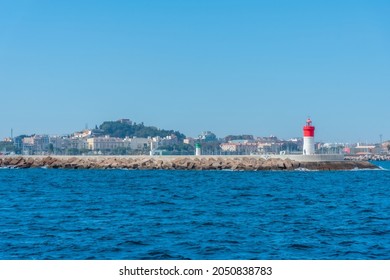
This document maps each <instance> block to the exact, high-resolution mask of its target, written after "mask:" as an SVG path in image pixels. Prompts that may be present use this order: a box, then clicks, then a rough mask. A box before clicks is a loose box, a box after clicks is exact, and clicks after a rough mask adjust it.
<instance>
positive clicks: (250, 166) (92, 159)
mask: <svg viewBox="0 0 390 280" xmlns="http://www.w3.org/2000/svg"><path fill="white" fill-rule="evenodd" d="M0 167H3V168H39V167H41V168H42V167H44V168H62V169H143V170H147V169H162V170H252V171H255V170H297V169H298V170H352V169H375V168H378V167H377V166H375V165H373V164H371V163H369V162H367V161H318V162H299V161H294V160H290V159H278V158H269V159H264V158H262V157H260V156H77V157H71V156H5V157H0Z"/></svg>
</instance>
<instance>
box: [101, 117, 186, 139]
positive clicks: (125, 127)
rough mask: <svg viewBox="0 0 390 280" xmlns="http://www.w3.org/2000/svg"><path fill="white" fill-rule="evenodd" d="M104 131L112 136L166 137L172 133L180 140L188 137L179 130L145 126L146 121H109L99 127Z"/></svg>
mask: <svg viewBox="0 0 390 280" xmlns="http://www.w3.org/2000/svg"><path fill="white" fill-rule="evenodd" d="M99 128H100V129H101V130H103V131H104V134H106V135H109V136H111V137H119V138H125V137H126V136H127V137H145V138H146V137H156V136H160V137H166V136H170V135H176V137H177V138H178V140H179V141H181V140H183V139H184V138H186V136H185V135H184V134H182V133H180V132H179V131H174V130H165V129H158V128H156V127H154V126H145V125H144V123H142V122H141V123H140V124H136V123H134V124H129V123H121V122H117V121H107V122H104V123H102V124H101V125H100V127H99Z"/></svg>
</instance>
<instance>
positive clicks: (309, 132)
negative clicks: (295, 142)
mask: <svg viewBox="0 0 390 280" xmlns="http://www.w3.org/2000/svg"><path fill="white" fill-rule="evenodd" d="M314 129H315V127H314V126H312V125H311V119H310V118H308V119H307V121H306V125H305V126H304V127H303V136H304V137H314Z"/></svg>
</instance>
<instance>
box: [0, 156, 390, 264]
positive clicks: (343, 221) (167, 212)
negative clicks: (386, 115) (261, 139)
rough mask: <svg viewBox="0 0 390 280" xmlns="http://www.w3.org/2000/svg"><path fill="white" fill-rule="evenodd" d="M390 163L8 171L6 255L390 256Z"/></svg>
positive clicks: (4, 181)
mask: <svg viewBox="0 0 390 280" xmlns="http://www.w3.org/2000/svg"><path fill="white" fill-rule="evenodd" d="M376 164H378V165H381V166H382V167H383V168H384V169H385V170H374V171H373V170H359V171H329V172H328V171H319V172H305V171H256V172H255V171H254V172H229V171H163V170H145V171H141V170H52V169H1V170H0V259H27V260H29V259H39V260H42V259H58V260H63V259H115V260H122V259H130V260H131V259H164V260H166V259H175V260H177V259H197V260H205V259H222V260H225V259H227V260H230V259H271V260H278V259H376V260H377V259H390V171H388V170H386V169H390V163H389V162H376Z"/></svg>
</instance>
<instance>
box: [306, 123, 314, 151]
mask: <svg viewBox="0 0 390 280" xmlns="http://www.w3.org/2000/svg"><path fill="white" fill-rule="evenodd" d="M314 129H315V127H314V126H312V125H311V119H310V118H309V119H307V121H306V125H305V126H304V127H303V154H304V155H314Z"/></svg>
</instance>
